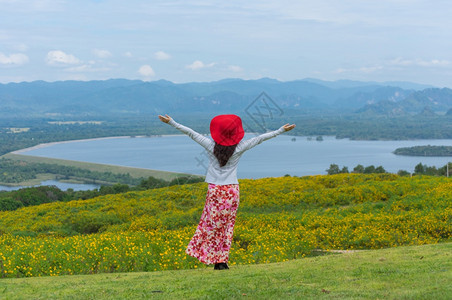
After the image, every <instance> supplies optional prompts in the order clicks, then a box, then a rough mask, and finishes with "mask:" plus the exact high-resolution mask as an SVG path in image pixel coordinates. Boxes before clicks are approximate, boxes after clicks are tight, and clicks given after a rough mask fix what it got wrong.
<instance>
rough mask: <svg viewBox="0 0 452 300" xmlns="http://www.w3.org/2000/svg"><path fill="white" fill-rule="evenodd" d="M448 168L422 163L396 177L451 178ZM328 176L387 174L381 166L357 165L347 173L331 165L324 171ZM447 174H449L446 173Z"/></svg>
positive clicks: (450, 171)
mask: <svg viewBox="0 0 452 300" xmlns="http://www.w3.org/2000/svg"><path fill="white" fill-rule="evenodd" d="M448 165H449V167H448V166H447V164H446V165H444V166H442V167H440V168H437V167H435V166H427V165H424V164H422V163H419V164H417V165H416V166H415V167H414V172H413V173H410V172H408V171H406V170H399V171H398V172H397V175H399V176H411V175H429V176H447V177H449V176H451V175H452V163H448ZM326 172H327V173H328V175H334V174H342V173H360V174H373V173H377V174H378V173H388V172H386V170H385V169H384V168H383V166H378V167H375V166H373V165H370V166H367V167H364V166H363V165H357V166H356V167H354V168H353V171H351V172H350V171H349V169H348V167H346V166H343V167H342V168H341V167H339V165H337V164H331V165H330V167H329V168H328V169H326ZM448 172H449V173H448Z"/></svg>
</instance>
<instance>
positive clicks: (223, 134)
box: [210, 115, 245, 146]
mask: <svg viewBox="0 0 452 300" xmlns="http://www.w3.org/2000/svg"><path fill="white" fill-rule="evenodd" d="M210 134H211V135H212V138H213V140H214V141H215V142H217V143H218V144H220V145H223V146H232V145H236V144H238V143H239V142H240V141H241V140H242V138H243V136H244V135H245V131H244V130H243V127H242V119H240V117H239V116H236V115H219V116H216V117H214V118H213V119H212V121H211V122H210Z"/></svg>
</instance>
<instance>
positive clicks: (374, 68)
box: [333, 65, 384, 74]
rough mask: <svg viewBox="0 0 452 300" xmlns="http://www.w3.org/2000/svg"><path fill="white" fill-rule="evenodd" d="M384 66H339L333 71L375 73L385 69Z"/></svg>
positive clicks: (337, 72)
mask: <svg viewBox="0 0 452 300" xmlns="http://www.w3.org/2000/svg"><path fill="white" fill-rule="evenodd" d="M383 69H384V67H383V66H379V65H376V66H368V67H360V68H339V69H336V70H334V71H333V73H335V74H344V73H360V74H363V73H364V74H370V73H375V72H377V71H380V70H383Z"/></svg>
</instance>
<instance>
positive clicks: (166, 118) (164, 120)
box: [159, 115, 171, 123]
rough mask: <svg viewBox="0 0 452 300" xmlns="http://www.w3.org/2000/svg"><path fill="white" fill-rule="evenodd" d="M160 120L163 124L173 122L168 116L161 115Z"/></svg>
mask: <svg viewBox="0 0 452 300" xmlns="http://www.w3.org/2000/svg"><path fill="white" fill-rule="evenodd" d="M159 119H160V121H162V122H163V123H169V121H170V120H171V117H170V116H168V115H165V117H164V116H162V115H159Z"/></svg>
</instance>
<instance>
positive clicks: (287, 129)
mask: <svg viewBox="0 0 452 300" xmlns="http://www.w3.org/2000/svg"><path fill="white" fill-rule="evenodd" d="M283 127H284V130H285V131H290V130H292V129H294V128H295V124H292V125H289V123H287V124H286V125H284V126H283Z"/></svg>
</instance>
